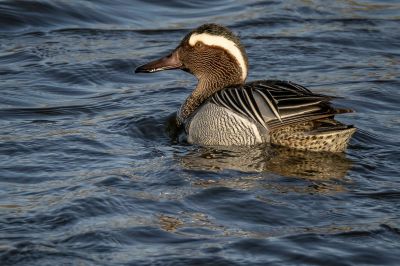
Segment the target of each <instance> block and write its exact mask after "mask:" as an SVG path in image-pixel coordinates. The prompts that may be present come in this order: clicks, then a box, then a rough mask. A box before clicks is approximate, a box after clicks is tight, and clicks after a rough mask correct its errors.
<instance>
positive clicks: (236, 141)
mask: <svg viewBox="0 0 400 266" xmlns="http://www.w3.org/2000/svg"><path fill="white" fill-rule="evenodd" d="M186 129H187V130H186V131H187V134H188V142H189V143H192V144H199V145H203V146H246V145H255V144H258V143H263V142H266V139H265V137H266V136H268V134H265V132H262V129H261V128H260V127H259V126H257V124H256V123H254V121H251V120H249V119H248V118H246V117H245V116H242V115H240V114H238V113H236V112H233V111H232V110H229V109H227V108H225V107H223V106H219V105H216V104H214V103H212V102H206V103H205V104H203V105H202V106H201V107H200V108H199V110H198V111H196V112H195V114H194V115H193V116H192V118H191V119H190V121H189V122H188V124H187V125H186Z"/></svg>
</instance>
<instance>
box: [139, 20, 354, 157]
mask: <svg viewBox="0 0 400 266" xmlns="http://www.w3.org/2000/svg"><path fill="white" fill-rule="evenodd" d="M199 44H200V45H199ZM173 68H181V69H184V70H186V71H188V72H190V73H193V74H194V75H195V76H196V77H197V78H198V79H199V83H198V85H197V87H196V88H195V90H194V91H193V92H192V94H191V95H190V96H189V97H188V98H187V99H186V101H185V102H184V104H183V105H182V106H181V108H180V109H179V111H178V114H177V121H178V124H179V125H180V126H182V127H184V129H185V131H186V134H187V140H188V142H189V143H193V144H198V145H204V146H250V145H256V144H260V143H272V144H277V145H282V146H287V147H292V148H297V149H303V150H312V151H332V152H341V151H344V150H345V149H346V147H347V143H348V141H349V139H350V137H351V136H352V134H353V133H354V132H355V130H356V129H355V128H354V127H352V126H346V125H343V124H341V123H340V122H338V121H336V120H334V115H335V114H339V113H346V112H351V110H348V109H337V108H334V107H332V106H331V104H330V100H331V99H332V97H329V96H325V95H321V94H315V93H312V92H311V91H309V90H308V89H306V88H304V87H302V86H300V85H298V84H295V83H292V82H288V81H279V80H263V81H254V82H250V83H246V84H245V83H244V81H245V79H246V76H247V57H246V55H245V53H244V49H243V47H242V46H241V45H240V42H239V40H238V39H237V37H236V36H234V35H233V34H232V33H231V32H230V31H229V30H228V29H226V28H225V27H222V26H220V25H216V24H206V25H203V26H201V27H199V28H198V29H196V30H194V31H193V32H191V33H189V34H188V35H187V36H186V37H185V38H184V39H183V41H182V42H181V44H180V45H179V46H178V48H177V49H176V50H175V51H174V52H173V53H172V54H171V55H169V56H167V57H165V58H162V59H160V60H157V61H154V62H151V63H149V64H146V65H144V66H141V67H139V68H138V69H137V70H136V72H156V71H160V70H165V69H173Z"/></svg>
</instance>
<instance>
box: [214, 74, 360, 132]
mask: <svg viewBox="0 0 400 266" xmlns="http://www.w3.org/2000/svg"><path fill="white" fill-rule="evenodd" d="M332 98H334V97H331V96H326V95H322V94H315V93H312V92H311V91H309V90H308V89H306V88H304V87H303V86H300V85H298V84H295V83H292V82H290V81H280V80H263V81H255V82H252V83H248V84H246V85H243V86H241V87H232V88H226V89H223V90H221V91H218V92H217V93H215V94H213V95H212V96H211V98H210V101H211V102H213V103H214V104H217V105H220V106H223V107H225V108H228V109H230V110H232V111H234V112H237V113H240V114H242V115H244V116H246V117H248V118H251V119H253V120H254V121H257V122H258V123H260V124H261V125H262V126H263V127H265V128H266V129H268V130H275V129H277V128H280V127H284V126H287V125H291V124H295V123H300V122H305V121H311V120H316V119H321V118H326V117H332V116H333V115H335V114H338V113H347V112H352V110H349V109H338V108H334V107H332V106H331V104H330V101H331V100H332Z"/></svg>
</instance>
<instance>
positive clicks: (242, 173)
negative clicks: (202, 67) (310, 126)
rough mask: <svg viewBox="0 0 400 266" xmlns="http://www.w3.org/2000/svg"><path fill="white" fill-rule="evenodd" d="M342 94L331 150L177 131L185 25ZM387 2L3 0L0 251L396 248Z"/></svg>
mask: <svg viewBox="0 0 400 266" xmlns="http://www.w3.org/2000/svg"><path fill="white" fill-rule="evenodd" d="M207 22H216V23H222V24H224V25H226V26H228V27H230V28H231V29H232V30H233V31H234V32H236V33H237V34H239V35H240V37H241V39H242V42H243V44H244V45H245V47H246V49H247V52H248V55H249V60H250V73H249V78H248V80H255V79H283V80H292V81H294V82H297V83H300V84H302V85H306V86H308V87H309V88H310V89H311V90H313V91H315V92H318V93H325V94H329V95H333V96H340V97H342V98H339V99H338V100H337V101H336V104H338V105H340V106H347V107H349V108H353V109H354V110H356V112H355V113H352V114H349V115H343V116H341V117H340V118H339V120H341V121H342V122H345V123H348V124H354V125H355V126H356V127H357V128H358V129H359V130H358V131H357V133H356V134H355V135H354V138H353V139H352V140H351V142H350V145H349V148H348V150H347V152H346V153H345V154H327V153H310V152H308V153H307V152H299V151H293V150H288V149H283V148H266V147H257V148H254V149H251V150H249V149H229V148H225V149H211V148H201V147H196V146H191V145H187V144H184V143H178V142H177V141H176V140H175V139H173V138H171V136H170V133H169V131H168V123H169V120H170V118H171V116H173V114H174V112H176V110H177V109H178V107H179V106H180V104H181V103H182V102H183V101H184V99H185V98H186V97H187V96H188V94H189V93H190V91H191V90H192V88H193V87H194V86H195V83H196V80H195V79H194V78H193V77H192V76H190V75H189V74H187V73H184V72H182V71H169V72H165V73H157V74H152V75H138V74H136V75H135V74H133V70H134V68H135V67H136V66H138V65H139V64H142V63H145V62H147V61H148V60H152V59H155V58H158V57H160V56H162V55H166V54H167V53H168V52H169V51H170V50H171V49H173V48H174V47H175V46H176V45H177V44H178V43H179V41H180V39H181V38H182V37H183V36H184V35H185V34H186V33H187V32H188V31H189V30H190V29H192V28H194V27H197V26H199V25H201V24H203V23H207ZM399 27H400V4H399V3H398V1H389V0H388V1H378V0H376V1H373V0H369V1H367V0H363V1H362V0H356V1H345V0H341V1H339V0H337V1H261V0H253V1H232V0H215V1H211V2H209V3H207V4H205V2H204V1H193V0H189V1H188V0H186V1H181V0H173V1H123V0H119V1H61V0H58V1H44V0H43V1H0V77H1V78H0V89H1V93H0V159H1V160H0V165H1V167H0V262H1V263H0V264H1V265H63V264H67V265H77V264H81V265H150V264H155V265H193V264H197V265H257V264H259V265H265V264H269V265H302V264H303V265H398V262H399V260H400V255H399V254H400V253H399V250H400V225H399V222H400V214H399V208H400V180H399V174H398V173H399V171H400V166H399V165H400V161H399V159H398V158H400V152H399V146H400V139H399V133H400V118H399V117H400V116H399V115H400V104H399V100H400V92H399V91H400V90H399V89H400V67H399V58H400V31H399V30H398V29H399Z"/></svg>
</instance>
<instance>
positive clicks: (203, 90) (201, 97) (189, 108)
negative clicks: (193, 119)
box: [177, 79, 223, 125]
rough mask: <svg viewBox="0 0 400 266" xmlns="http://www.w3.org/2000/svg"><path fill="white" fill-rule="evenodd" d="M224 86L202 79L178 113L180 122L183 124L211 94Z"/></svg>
mask: <svg viewBox="0 0 400 266" xmlns="http://www.w3.org/2000/svg"><path fill="white" fill-rule="evenodd" d="M222 88H223V87H220V86H217V85H216V84H211V82H208V80H202V79H200V80H199V82H198V83H197V86H196V88H195V89H194V90H193V91H192V93H191V94H190V96H189V97H187V98H186V100H185V102H184V103H183V104H182V106H181V108H180V109H179V111H178V114H177V120H178V124H180V125H182V124H184V123H185V121H186V119H187V118H188V117H189V116H190V115H191V114H192V113H193V112H194V111H195V110H196V109H197V108H198V107H199V106H200V105H201V104H202V103H203V102H204V101H205V100H206V99H207V98H208V97H210V96H211V95H213V94H214V93H215V92H217V91H218V90H220V89H222Z"/></svg>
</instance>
